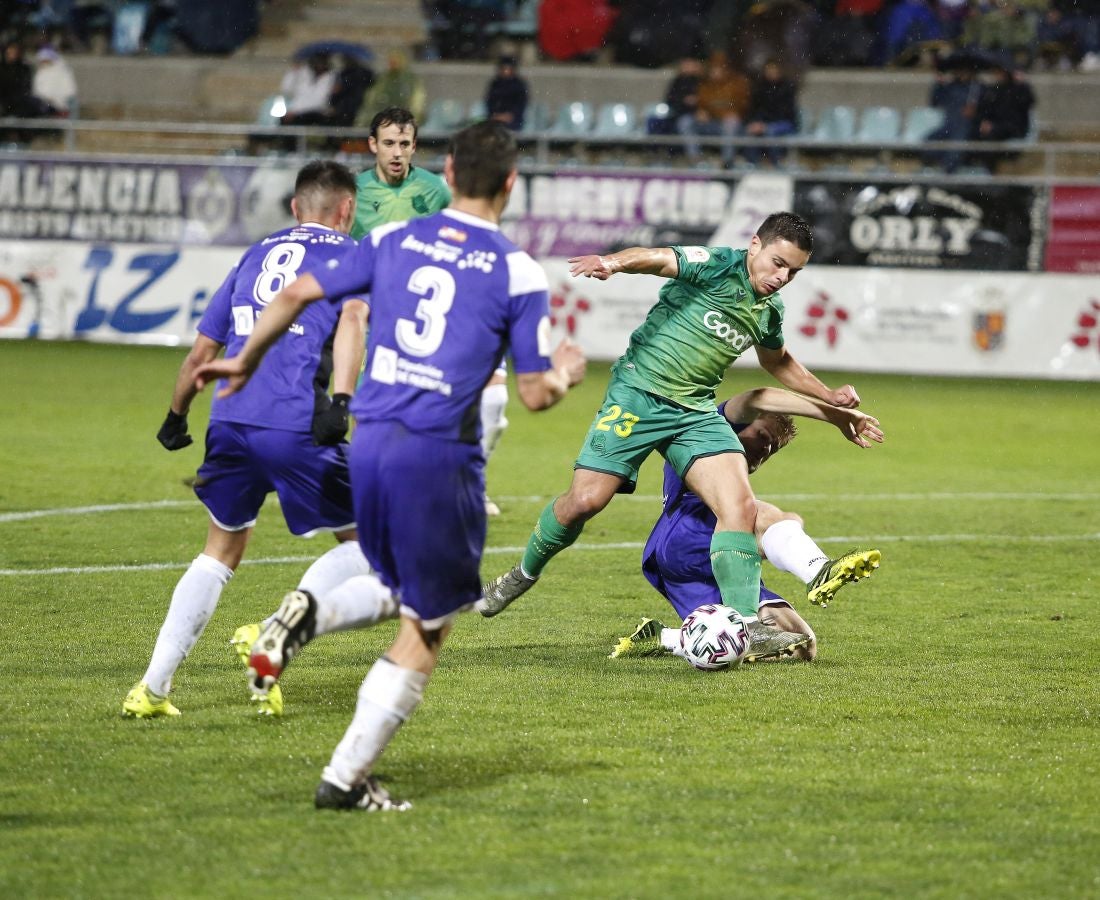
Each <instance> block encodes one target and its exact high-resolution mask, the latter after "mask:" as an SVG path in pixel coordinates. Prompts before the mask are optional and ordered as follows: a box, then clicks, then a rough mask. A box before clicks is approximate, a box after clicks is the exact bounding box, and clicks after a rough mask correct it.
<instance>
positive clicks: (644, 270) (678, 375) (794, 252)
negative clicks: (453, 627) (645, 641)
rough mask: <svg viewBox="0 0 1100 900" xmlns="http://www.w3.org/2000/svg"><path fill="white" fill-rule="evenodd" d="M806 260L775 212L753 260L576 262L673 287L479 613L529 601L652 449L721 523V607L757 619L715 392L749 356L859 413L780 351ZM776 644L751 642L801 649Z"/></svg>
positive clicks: (646, 255)
mask: <svg viewBox="0 0 1100 900" xmlns="http://www.w3.org/2000/svg"><path fill="white" fill-rule="evenodd" d="M812 250H813V235H812V234H811V232H810V228H809V225H807V224H806V222H805V221H803V220H802V219H801V218H799V217H798V216H796V215H794V214H793V213H775V214H773V215H771V216H769V217H768V218H767V219H765V220H764V222H763V224H761V226H760V228H759V229H758V230H757V232H756V234H755V235H753V238H752V241H751V242H750V244H749V247H748V249H747V250H732V249H730V248H728V247H657V248H644V247H633V248H630V249H628V250H620V251H619V252H617V253H613V254H610V255H608V256H581V257H577V258H574V259H571V260H569V262H570V273H571V274H572V275H574V276H578V275H584V276H586V277H589V278H597V279H599V280H601V281H604V280H606V279H608V278H610V277H611V276H612V275H614V274H615V273H616V272H624V273H627V274H649V275H659V276H661V277H663V278H668V279H670V281H669V282H668V283H667V284H666V285H665V286H664V287H663V288H662V289H661V292H660V298H659V300H658V302H657V304H656V305H655V306H654V307H653V308H652V309H651V310H650V311H649V314H648V315H647V316H646V319H645V321H644V322H643V323H642V325H641V326H639V327H638V328H637V329H636V330H635V331H634V333H633V334H632V335H631V336H630V344H629V346H628V347H627V350H626V353H624V354H623V355H622V356H621V357H620V358H619V360H618V361H617V362H616V363H615V365H614V366H613V367H612V370H611V381H610V384H609V385H608V388H607V393H606V395H605V396H604V401H603V405H602V406H601V408H600V410H599V412H597V413H596V418H595V419H594V421H593V422H592V425H591V427H590V428H589V430H588V434H587V435H586V437H585V440H584V444H583V445H582V447H581V452H580V454H579V455H578V457H577V461H576V464H575V467H574V472H573V483H572V485H571V486H570V488H569V490H568V491H567V492H566V493H564V494H562V495H561V496H560V497H558V498H557V499H555V500H554V501H552V502H551V503H550V504H549V505H548V506H547V507H546V508H545V509H544V510H543V511H542V514H541V515H540V516H539V520H538V523H537V524H536V526H535V530H534V533H533V534H532V535H531V537H530V539H529V540H528V543H527V548H526V550H525V552H524V554H523V558H522V560H521V561H520V562H519V563H517V564H516V565H515V566H514V567H513V568H512V569H511V570H510V571H508V572H506V573H504V574H503V575H501V576H500V577H499V578H497V579H495V580H494V581H492V582H490V583H489V584H486V585H485V586H484V597H483V599H482V600H481V601H480V602H479V604H478V608H479V610H480V611H481V613H482V615H485V616H493V615H496V614H497V613H499V612H500V611H501V610H503V609H504V608H505V607H506V606H508V604H510V603H511V602H512V601H513V600H515V599H516V598H517V597H519V596H520V595H522V594H523V593H524V592H526V591H527V590H528V589H530V588H531V586H532V585H533V584H534V583H535V581H536V579H537V578H538V577H539V575H540V574H542V570H543V568H544V567H545V566H546V564H547V563H548V562H549V561H550V559H551V558H553V557H554V556H555V555H556V554H557V553H560V552H561V551H562V550H564V549H565V548H566V547H568V546H570V545H571V544H572V543H573V542H574V541H576V539H577V538H578V537H579V536H580V533H581V530H582V529H583V527H584V523H585V522H586V521H587V520H588V519H590V518H592V517H593V516H594V515H596V514H597V513H599V512H600V511H601V510H602V509H603V508H604V507H605V506H607V504H608V503H610V502H611V499H612V497H614V496H615V494H616V493H630V492H632V491H633V490H634V485H635V483H636V481H637V477H638V470H639V468H640V467H641V465H642V463H643V462H644V461H645V459H646V458H647V457H648V456H649V455H650V453H652V452H653V451H654V450H656V451H658V452H659V453H660V454H661V455H662V456H663V457H664V458H665V459H666V460H667V461H668V463H669V464H670V465H671V466H672V467H673V468H674V469H675V470H676V473H677V474H678V475H679V476H680V477H681V478H682V479H683V480H684V482H685V484H686V485H687V487H688V489H689V490H691V491H693V492H694V493H695V494H696V495H698V496H699V498H700V499H702V501H703V502H704V503H705V504H706V505H707V507H708V508H709V509H710V510H711V512H713V513H714V515H715V516H716V518H717V525H716V528H715V532H714V537H713V538H712V540H711V548H710V557H711V566H712V568H713V571H714V577H715V580H716V581H717V583H718V588H719V590H720V592H721V595H722V601H723V603H725V604H726V605H727V606H730V607H732V608H733V609H735V610H737V612H738V613H740V614H741V616H742V617H743V618H744V619H746V620H750V621H751V620H755V619H756V605H757V601H758V599H759V594H760V554H759V552H758V550H757V547H756V541H755V538H754V536H753V529H754V526H755V520H756V506H755V497H754V496H753V492H752V488H751V487H750V486H749V480H748V467H747V466H746V464H745V456H744V449H743V448H742V446H741V443H740V441H739V440H738V439H737V436H736V435H735V434H734V433H733V431H732V429H730V427H729V425H728V424H727V423H726V422H725V421H724V420H723V417H722V415H721V414H720V413H719V412H718V410H717V405H716V403H715V391H716V390H717V388H718V385H719V384H720V383H721V381H722V376H723V375H724V374H725V371H726V369H727V368H729V366H730V364H731V363H733V361H734V360H736V359H737V358H738V357H739V356H740V355H741V354H742V353H743V352H744V351H746V350H748V349H749V348H750V347H755V349H756V354H757V358H758V359H759V361H760V364H761V366H763V368H764V369H766V370H767V371H768V372H769V373H770V374H771V375H772V376H773V377H774V378H776V379H777V380H778V381H779V382H780V383H781V384H783V385H784V386H785V387H787V388H789V389H791V390H793V391H797V392H798V393H801V394H805V395H807V396H810V397H814V398H817V399H819V400H823V401H825V402H826V403H830V404H832V405H834V406H840V407H845V408H852V407H855V406H858V405H859V395H858V394H857V393H856V391H855V388H853V387H852V386H851V385H844V386H843V387H841V388H838V389H836V390H832V389H830V388H828V387H827V386H826V385H825V384H823V383H822V382H821V381H820V380H819V379H818V378H817V377H816V376H814V375H813V374H812V373H811V372H810V371H809V370H807V369H806V368H805V367H804V366H803V365H802V364H801V363H799V362H798V361H797V360H796V359H795V358H794V357H793V356H791V354H790V353H789V352H788V351H787V350H786V348H785V347H784V340H783V304H782V301H781V300H780V298H779V295H778V293H777V292H778V291H779V289H780V288H781V287H783V285H785V284H787V283H788V282H789V281H790V280H791V279H792V278H794V276H795V275H797V274H798V272H800V271H801V270H802V268H803V267H804V266H805V265H806V263H807V262H808V261H809V258H810V253H811V251H812ZM754 624H755V623H754ZM768 632H769V629H766V628H761V627H759V626H757V627H755V628H752V629H750V633H752V634H753V635H754V638H753V640H754V641H759V640H767V641H768V642H769V647H768V648H761V647H759V646H757V645H756V644H755V643H754V645H753V646H752V647H751V648H750V650H751V652H754V653H756V652H765V651H766V652H772V651H790V650H793V649H795V648H797V647H798V646H801V645H802V644H804V643H805V640H806V639H805V636H804V635H797V634H791V633H787V632H779V631H776V630H774V629H770V632H771V634H770V635H768Z"/></svg>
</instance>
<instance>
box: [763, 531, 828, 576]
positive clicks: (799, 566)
mask: <svg viewBox="0 0 1100 900" xmlns="http://www.w3.org/2000/svg"><path fill="white" fill-rule="evenodd" d="M760 549H761V550H763V551H764V556H766V557H767V558H768V561H769V562H770V563H771V564H772V565H773V566H775V567H776V568H777V569H779V570H780V571H782V572H790V573H791V574H792V575H794V576H795V577H796V578H799V579H801V580H802V582H803V583H805V584H809V583H810V582H811V581H813V580H814V576H815V575H816V574H817V573H818V572H819V571H820V569H821V566H822V565H823V564H824V563H827V562H828V561H829V557H828V556H826V555H825V551H824V550H822V549H821V548H820V547H819V546H817V544H816V543H815V542H814V540H813V538H811V537H810V536H809V535H808V534H806V532H805V531H804V530H803V529H802V524H801V523H800V522H796V521H795V520H794V519H784V520H783V521H781V522H776V523H775V524H774V525H772V526H771V528H769V529H768V530H767V531H765V532H764V534H763V536H762V537H761V538H760Z"/></svg>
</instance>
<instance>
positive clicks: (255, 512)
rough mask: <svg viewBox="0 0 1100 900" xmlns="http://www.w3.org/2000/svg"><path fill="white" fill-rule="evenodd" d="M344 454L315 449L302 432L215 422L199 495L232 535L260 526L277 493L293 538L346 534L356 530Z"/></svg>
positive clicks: (198, 485) (209, 431) (198, 479)
mask: <svg viewBox="0 0 1100 900" xmlns="http://www.w3.org/2000/svg"><path fill="white" fill-rule="evenodd" d="M345 451H346V447H345V446H343V445H338V446H335V447H315V446H314V444H313V436H312V435H310V434H306V433H303V432H297V431H281V430H279V429H277V428H259V427H257V426H255V425H238V424H236V423H233V422H211V423H210V427H209V428H208V429H207V431H206V458H205V459H204V460H203V463H202V465H201V466H200V467H199V471H198V475H197V477H196V478H195V493H196V494H197V495H198V498H199V499H200V500H201V501H202V502H203V503H204V504H205V505H206V508H207V509H208V510H209V511H210V517H211V518H212V519H213V520H214V522H215V523H216V524H217V525H219V526H220V527H222V528H224V529H225V530H227V531H240V530H242V529H244V528H248V527H250V526H252V525H254V524H256V518H257V517H258V516H259V514H260V507H261V506H263V503H264V499H265V498H266V497H267V495H268V494H270V493H271V492H272V491H274V492H275V493H276V494H278V495H279V504H280V505H281V506H282V510H283V518H284V519H286V526H287V528H289V529H290V532H291V534H296V535H299V536H300V537H311V536H312V535H314V534H316V533H317V532H318V531H343V530H345V529H348V528H352V527H354V524H355V516H354V513H353V511H352V503H351V484H350V481H349V477H348V462H347V456H346V454H345Z"/></svg>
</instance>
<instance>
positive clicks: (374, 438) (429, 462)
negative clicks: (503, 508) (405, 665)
mask: <svg viewBox="0 0 1100 900" xmlns="http://www.w3.org/2000/svg"><path fill="white" fill-rule="evenodd" d="M350 462H351V480H352V486H353V493H354V499H355V520H356V522H357V523H358V525H359V544H360V546H361V547H362V548H363V553H364V555H365V556H366V557H367V560H368V561H369V562H370V564H371V566H372V567H373V568H374V569H375V571H376V572H377V573H378V576H379V577H380V578H381V579H382V581H383V582H384V583H385V584H386V585H387V586H388V587H389V588H391V589H392V590H393V591H395V592H396V593H397V594H398V595H399V598H400V601H401V612H402V613H403V614H405V615H409V616H412V617H414V618H419V619H420V620H421V621H422V622H423V623H424V624H425V625H426V626H428V627H436V626H438V625H442V624H444V623H445V622H446V621H447V620H448V619H449V618H450V617H451V616H452V615H453V614H454V613H456V612H459V611H461V610H462V609H464V608H465V607H467V606H469V605H470V604H472V603H473V602H474V601H476V600H477V599H478V598H479V597H480V596H481V577H480V574H479V569H480V566H481V553H482V550H483V548H484V546H485V531H486V525H485V465H484V462H483V459H482V455H481V445H480V444H465V443H461V442H459V441H447V440H440V439H439V438H433V437H427V436H425V435H422V434H418V433H416V432H413V431H409V430H408V429H407V428H406V427H405V426H404V425H402V424H401V423H399V422H392V421H387V422H364V423H362V424H360V425H359V426H358V427H357V428H356V429H355V435H354V436H353V437H352V441H351V454H350Z"/></svg>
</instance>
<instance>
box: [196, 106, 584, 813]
mask: <svg viewBox="0 0 1100 900" xmlns="http://www.w3.org/2000/svg"><path fill="white" fill-rule="evenodd" d="M516 158H517V151H516V144H515V139H514V137H513V136H512V134H511V133H510V132H509V131H508V129H507V128H505V127H504V126H503V125H500V124H499V123H492V122H484V123H480V124H477V125H473V126H470V127H469V128H466V129H464V130H462V131H460V132H459V133H458V134H456V135H455V136H454V138H453V139H452V142H451V150H450V155H449V156H448V157H447V162H446V165H445V169H444V172H445V175H446V178H447V182H448V184H449V185H450V187H451V190H452V192H453V194H454V200H453V201H452V204H451V206H450V207H449V208H448V209H446V210H444V211H443V212H441V213H437V214H436V215H433V216H428V217H426V218H422V219H414V220H412V221H410V222H406V223H397V224H394V225H388V226H382V227H380V228H376V229H375V230H373V231H372V232H371V233H370V235H369V236H368V237H367V238H366V239H364V241H363V242H362V243H361V244H360V245H359V246H358V248H357V249H356V250H354V251H352V252H350V253H348V254H346V255H345V256H343V257H341V258H340V259H334V260H332V261H330V262H329V263H327V264H325V265H324V266H322V267H320V268H318V269H314V270H313V271H312V272H311V273H310V274H308V275H305V276H303V277H302V278H299V279H298V281H296V282H295V283H294V284H292V285H290V286H289V287H288V288H287V289H286V290H284V291H282V292H281V293H280V295H279V296H278V297H277V298H276V299H275V301H274V302H273V303H272V305H271V306H270V307H269V308H268V310H267V312H266V314H265V316H264V318H263V319H261V321H260V322H259V324H258V325H257V328H256V330H255V331H254V332H253V334H252V337H251V338H250V340H249V342H248V344H247V345H246V346H245V348H244V350H242V352H241V353H240V354H239V355H238V356H237V357H235V358H234V359H227V360H222V361H219V362H213V363H210V364H208V365H206V366H203V367H201V368H200V369H199V370H198V371H197V372H196V378H197V380H198V383H199V384H200V386H201V385H202V384H204V383H206V382H208V381H210V380H212V379H213V378H217V377H222V378H226V379H227V386H226V387H225V388H223V389H222V390H223V392H227V393H231V392H233V391H236V390H239V389H240V388H241V387H242V386H243V385H244V384H245V383H246V382H247V381H248V378H249V376H250V375H251V373H252V372H253V371H254V370H255V369H256V366H257V365H258V364H259V361H260V359H261V358H262V356H263V354H264V352H265V350H266V349H267V347H268V346H269V345H270V344H271V343H272V342H273V341H274V340H275V339H276V338H277V336H278V334H279V333H280V331H281V330H282V329H283V328H285V327H286V325H287V324H289V323H290V322H292V321H293V320H294V318H295V317H296V316H298V315H299V314H300V311H301V310H302V309H303V308H305V307H306V305H307V304H309V303H311V302H312V301H315V300H318V299H320V298H321V297H324V296H327V297H330V298H333V297H339V296H342V295H345V294H349V293H352V294H354V293H355V292H359V291H366V290H368V289H369V290H370V292H371V300H370V305H371V327H370V335H369V339H368V345H367V355H368V358H367V369H366V373H365V377H364V378H363V381H362V383H361V385H360V388H359V391H358V393H357V394H356V396H355V399H354V401H353V403H352V407H351V409H352V412H353V414H354V415H355V418H356V421H357V428H356V430H355V436H354V438H353V439H352V448H351V470H352V483H353V487H354V497H355V514H356V521H357V523H358V526H359V536H360V542H361V545H362V547H363V551H364V553H365V554H366V556H367V559H368V560H369V561H370V563H371V565H372V566H373V567H374V568H375V569H376V570H377V571H378V573H379V576H380V577H381V579H382V581H383V582H384V583H385V584H386V585H387V586H389V587H390V588H391V589H392V590H393V591H394V592H395V594H396V595H397V596H398V598H399V600H400V604H401V624H400V628H399V630H398V634H397V637H396V639H395V640H394V642H393V644H392V645H391V646H390V648H389V650H388V651H387V652H386V654H385V656H383V657H382V658H381V659H379V660H378V661H377V662H375V664H374V666H373V667H372V668H371V670H370V672H369V674H368V675H367V677H366V679H365V680H364V681H363V684H362V687H361V688H360V689H359V701H358V704H357V706H356V711H355V716H354V718H353V720H352V722H351V725H350V726H349V728H348V730H347V733H346V734H345V735H344V738H343V740H341V741H340V743H339V745H338V746H337V747H336V750H335V752H334V753H333V756H332V759H331V760H330V762H329V764H328V766H326V767H325V770H324V773H323V775H322V780H321V784H320V786H319V787H318V789H317V794H316V798H315V803H316V805H317V806H318V807H322V808H326V807H327V808H354V807H359V808H363V809H378V808H383V809H394V808H405V807H406V806H407V804H403V803H397V802H395V801H392V800H391V799H390V798H389V796H388V794H387V793H386V791H385V790H384V789H383V788H381V787H380V786H379V785H378V783H377V781H376V780H375V779H374V778H373V776H372V775H371V772H372V770H373V767H374V765H375V763H376V761H377V760H378V758H379V757H380V756H381V754H382V752H383V750H384V749H385V747H386V746H387V745H388V744H389V742H390V741H391V740H392V739H393V736H394V734H395V733H396V732H397V729H398V728H399V727H400V725H401V723H402V722H404V721H405V720H406V719H408V717H409V716H410V715H411V714H412V712H413V711H414V710H415V709H416V707H417V705H418V704H419V703H420V700H421V696H422V694H423V691H424V687H425V685H426V684H427V682H428V678H429V676H430V675H431V672H432V671H433V669H434V668H435V665H436V662H437V660H438V658H439V651H440V647H441V646H442V643H443V640H444V638H445V636H446V634H447V632H448V631H449V630H450V627H451V625H452V622H453V620H454V618H455V616H456V614H457V613H459V612H461V611H463V610H466V609H469V608H470V607H471V606H472V605H473V603H474V602H475V601H476V600H477V599H478V598H479V597H480V596H481V585H480V582H479V578H478V570H479V565H480V561H481V553H482V548H483V545H484V541H485V530H486V526H485V507H484V503H483V496H484V456H483V454H482V450H481V446H480V444H479V437H480V434H479V432H480V415H479V411H478V408H479V402H480V395H481V391H482V388H483V387H484V386H485V384H486V382H487V381H488V380H489V378H490V376H491V375H492V374H493V372H494V371H495V369H496V368H497V366H498V365H499V363H500V361H501V359H502V357H503V356H504V353H505V351H506V350H508V351H509V352H510V353H511V355H512V360H513V362H514V364H515V370H516V375H517V377H516V387H517V393H518V394H519V396H520V399H521V401H522V402H523V404H524V405H525V406H526V407H527V408H528V409H531V410H541V409H546V408H547V407H550V406H552V405H553V404H555V403H556V402H557V401H559V400H560V399H561V398H562V397H563V396H564V395H565V393H566V392H567V391H568V389H569V388H570V387H571V386H572V385H573V384H576V383H577V382H578V381H580V379H581V378H582V377H583V375H584V356H583V354H582V353H581V352H580V350H579V348H577V347H576V346H574V345H573V344H571V343H569V342H568V341H564V342H562V344H561V345H559V346H558V348H557V349H556V350H554V351H553V353H551V352H550V348H549V345H548V333H549V303H548V296H547V281H546V276H545V273H544V272H543V271H542V269H541V268H540V267H539V266H538V264H536V263H535V262H534V260H532V259H531V258H530V257H529V256H528V255H527V254H526V253H524V252H522V251H520V250H518V249H517V248H516V247H515V245H514V244H512V243H511V242H510V241H509V240H508V239H507V238H505V237H503V236H502V235H501V234H500V231H499V228H498V223H499V221H500V217H501V213H502V212H503V210H504V207H505V205H506V204H507V201H508V196H509V194H510V193H511V190H512V187H513V185H514V184H515V180H516V177H517V173H516ZM316 611H317V602H316V599H315V598H314V597H312V596H310V595H309V593H307V592H304V591H292V592H291V593H290V594H288V595H287V597H286V598H285V599H284V600H283V604H282V606H280V608H279V612H278V613H277V616H276V619H275V621H273V622H272V623H271V624H270V625H269V626H268V627H267V629H265V631H264V633H263V634H262V635H261V636H260V638H259V640H258V641H257V642H256V644H255V646H254V647H253V652H252V666H253V670H254V679H255V682H256V684H257V686H259V687H261V688H262V686H264V685H265V684H268V683H271V682H273V680H274V678H275V677H277V676H278V674H279V672H280V671H281V670H282V668H284V667H285V665H286V664H287V662H288V661H289V659H290V657H291V656H292V655H293V654H294V653H295V652H296V651H297V650H298V649H299V648H300V647H301V646H302V644H303V643H305V641H306V640H308V639H309V637H310V635H311V632H312V630H313V625H312V623H313V620H314V617H315V616H316Z"/></svg>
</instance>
